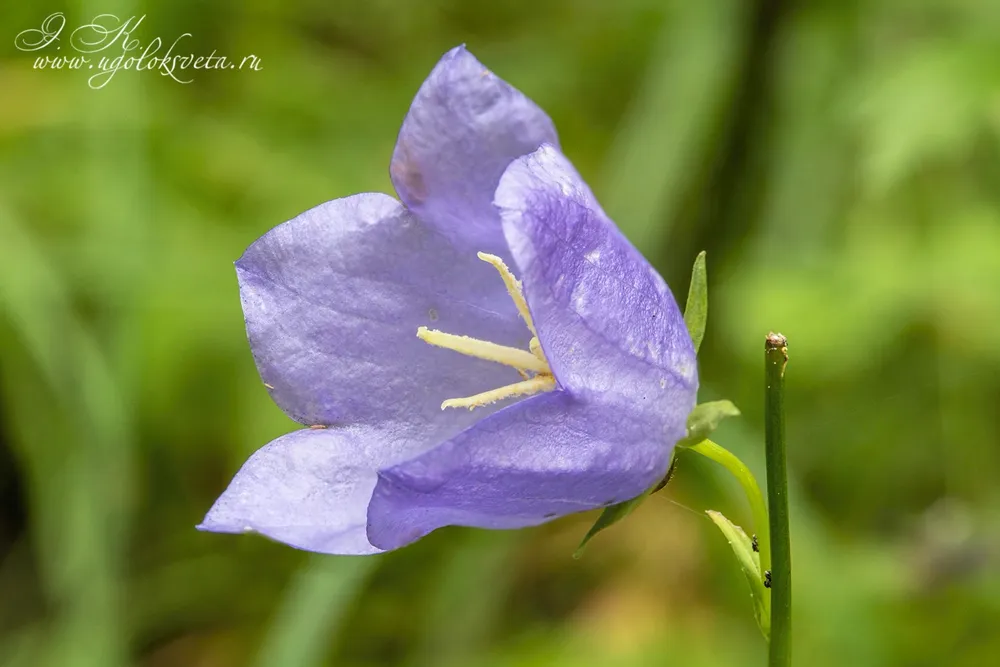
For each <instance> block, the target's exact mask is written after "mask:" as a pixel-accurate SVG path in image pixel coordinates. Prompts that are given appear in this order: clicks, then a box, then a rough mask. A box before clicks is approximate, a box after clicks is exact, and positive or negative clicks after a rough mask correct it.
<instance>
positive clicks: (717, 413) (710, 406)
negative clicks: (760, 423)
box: [677, 400, 740, 447]
mask: <svg viewBox="0 0 1000 667" xmlns="http://www.w3.org/2000/svg"><path fill="white" fill-rule="evenodd" d="M739 415H740V409H739V408H737V407H736V406H735V405H734V404H733V402H732V401H726V400H722V401H710V402H708V403H701V404H699V405H696V406H695V407H694V410H692V411H691V414H689V415H688V418H687V435H686V436H684V437H683V438H682V439H681V441H680V442H678V443H677V446H678V447H690V446H692V445H697V444H698V443H699V442H701V441H702V440H706V439H707V438H708V436H710V435H712V432H713V431H714V430H715V429H717V428H718V427H719V424H720V423H721V422H722V420H723V419H726V418H727V417H738V416H739Z"/></svg>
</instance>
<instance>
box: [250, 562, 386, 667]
mask: <svg viewBox="0 0 1000 667" xmlns="http://www.w3.org/2000/svg"><path fill="white" fill-rule="evenodd" d="M378 561H379V559H378V558H375V557H366V558H357V557H355V558H333V557H330V556H313V557H312V558H311V559H309V561H308V562H307V563H306V565H305V566H304V567H303V569H302V570H301V571H299V573H298V574H297V575H295V577H294V578H293V579H292V581H291V584H290V586H289V589H288V592H287V594H286V595H285V600H284V602H283V603H282V605H281V606H280V607H279V608H278V611H277V614H276V616H275V618H274V621H273V622H272V625H271V628H270V630H269V631H268V634H267V636H266V637H265V638H264V643H263V645H262V647H261V650H260V653H259V654H258V655H257V660H256V662H255V663H254V664H256V665H257V666H258V667H283V666H284V665H301V666H302V667H311V666H312V665H322V664H325V663H326V662H327V656H326V651H327V650H328V649H329V646H330V637H332V636H336V634H337V630H338V628H339V627H340V624H341V623H342V622H343V620H344V617H345V615H346V611H347V609H348V608H349V607H350V605H351V603H352V602H354V600H355V598H356V597H357V596H358V594H359V593H360V592H361V590H362V589H363V587H364V584H365V582H366V581H367V580H368V576H369V575H370V574H371V573H372V572H373V571H374V570H375V566H376V564H377V563H378Z"/></svg>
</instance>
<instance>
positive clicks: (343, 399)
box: [236, 194, 530, 448]
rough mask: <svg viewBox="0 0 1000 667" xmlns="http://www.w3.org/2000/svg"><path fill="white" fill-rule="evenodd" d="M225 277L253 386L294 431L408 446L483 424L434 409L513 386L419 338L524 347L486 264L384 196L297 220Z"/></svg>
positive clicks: (483, 364) (349, 201)
mask: <svg viewBox="0 0 1000 667" xmlns="http://www.w3.org/2000/svg"><path fill="white" fill-rule="evenodd" d="M236 271H237V275H238V277H239V283H240V296H241V299H242V301H243V312H244V315H245V318H246V326H247V334H248V337H249V339H250V346H251V348H252V350H253V354H254V359H255V360H256V362H257V368H258V369H259V371H260V374H261V378H262V379H263V381H264V383H265V384H266V385H268V386H269V390H270V392H271V396H272V397H273V398H274V400H275V402H277V403H278V405H279V406H281V408H282V409H284V410H285V412H286V413H288V415H289V416H291V417H292V418H293V419H295V420H296V421H298V422H300V423H303V424H309V425H312V424H334V423H363V424H368V425H371V426H378V425H383V426H385V427H386V428H388V427H389V426H391V427H392V429H393V431H394V433H395V434H396V435H397V437H398V438H401V439H406V438H410V439H416V440H417V442H415V444H414V447H418V448H419V447H423V446H426V443H431V444H434V443H437V442H440V441H441V440H444V439H446V438H448V437H450V436H451V435H453V434H455V433H457V432H458V431H460V430H461V429H463V428H465V427H466V426H468V425H469V424H471V423H473V422H474V421H475V420H476V419H478V418H480V417H481V416H482V414H480V413H477V414H475V415H473V414H470V413H469V412H468V411H462V410H448V411H442V410H441V407H440V406H441V402H442V401H444V400H446V399H448V398H454V397H458V396H470V395H473V394H476V393H479V392H482V391H486V390H488V389H493V388H495V387H498V386H502V385H505V384H510V383H511V382H516V381H517V380H518V379H519V378H518V375H517V373H516V371H514V370H513V369H511V368H507V367H504V366H500V365H498V364H494V363H490V362H488V361H480V360H476V359H471V358H469V357H464V356H462V355H459V354H456V353H454V352H451V351H449V350H442V349H438V348H434V347H431V346H430V345H427V344H426V343H424V342H422V341H421V340H420V339H418V338H417V335H416V334H417V328H418V327H420V326H428V327H432V328H438V329H442V330H444V331H448V332H450V333H455V334H464V335H469V336H475V337H479V338H487V339H489V340H491V341H494V342H497V343H500V344H505V345H514V346H518V347H524V348H526V347H527V344H528V339H529V337H530V333H529V332H528V330H527V328H526V327H525V326H524V324H523V323H522V322H521V321H519V319H518V315H517V312H516V310H515V308H514V306H513V304H512V303H511V301H510V298H509V297H508V296H507V293H506V290H505V289H504V285H503V282H502V281H501V280H499V279H498V278H497V276H496V272H495V271H494V270H493V269H492V268H491V267H489V266H488V265H486V264H485V263H483V262H482V261H480V260H479V259H478V258H477V257H476V256H475V254H474V253H472V254H470V253H461V252H458V251H456V250H455V249H454V248H453V247H452V245H451V243H450V242H449V241H448V240H447V239H446V238H445V237H443V236H442V235H440V234H438V233H437V232H435V231H433V230H430V229H428V228H427V227H426V226H425V225H423V224H422V223H421V222H420V221H419V220H418V219H417V218H416V217H414V216H413V215H412V214H410V213H409V212H408V211H407V210H406V209H405V208H404V207H403V206H402V205H401V204H400V203H399V202H398V201H396V200H395V199H393V198H391V197H389V196H387V195H381V194H363V195H355V196H353V197H347V198H344V199H338V200H335V201H332V202H328V203H326V204H322V205H320V206H317V207H316V208H314V209H312V210H310V211H307V212H305V213H303V214H302V215H300V216H299V217H297V218H295V219H294V220H292V221H290V222H287V223H285V224H283V225H280V226H278V227H276V228H275V229H273V230H271V231H270V232H268V233H267V234H265V235H264V236H263V237H261V238H260V239H259V240H257V241H256V242H255V243H254V244H253V245H252V246H250V248H249V249H248V250H247V251H246V253H245V254H244V255H243V257H242V258H240V260H239V261H238V262H237V263H236Z"/></svg>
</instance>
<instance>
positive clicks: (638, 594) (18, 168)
mask: <svg viewBox="0 0 1000 667" xmlns="http://www.w3.org/2000/svg"><path fill="white" fill-rule="evenodd" d="M8 4H9V6H5V7H4V8H3V9H2V10H0V18H2V20H0V25H3V27H4V34H7V35H8V37H9V39H8V40H7V41H6V42H4V41H2V40H0V56H2V57H3V59H2V60H0V86H2V88H3V90H4V91H5V95H4V99H5V102H4V104H3V105H0V380H2V381H0V391H2V394H0V497H2V499H3V504H2V512H0V664H3V665H8V664H10V665H30V666H34V665H52V666H53V667H62V666H64V665H74V666H75V665H81V666H90V665H93V666H94V667H114V666H115V665H125V664H146V665H156V666H159V665H185V666H201V665H206V666H207V665H223V666H225V665H252V664H256V665H286V664H287V665H292V664H295V665H319V664H337V665H359V666H361V665H372V664H400V665H414V666H423V665H435V666H438V665H445V666H447V665H497V666H504V667H506V666H510V667H524V666H531V665H546V667H549V666H552V665H556V666H558V665H563V664H565V665H572V666H573V667H583V666H586V665H595V666H596V665H600V666H601V667H603V666H605V665H623V666H626V665H647V664H675V663H676V664H682V663H683V664H685V665H705V666H713V665H759V664H763V659H764V652H763V647H762V646H761V642H760V639H759V637H758V636H757V634H756V628H755V626H754V621H753V619H752V614H751V610H750V602H749V599H748V595H747V591H746V589H745V582H743V581H742V580H741V575H740V573H739V570H738V568H737V566H736V565H735V563H733V562H732V560H731V555H730V554H729V553H727V551H728V547H727V546H726V545H725V543H724V541H723V540H721V538H719V537H718V535H717V534H716V532H715V531H714V529H713V527H712V526H711V525H710V523H709V522H708V520H707V519H706V518H705V517H704V515H703V510H704V509H707V508H713V509H720V510H722V511H724V512H725V513H726V515H727V516H730V517H733V518H734V520H737V521H738V522H740V523H743V524H744V525H746V524H747V522H748V521H749V518H748V514H749V513H748V512H747V510H746V508H745V507H744V506H743V505H742V504H741V503H740V502H739V501H738V493H737V492H736V490H735V488H734V486H733V484H732V482H731V480H728V479H726V478H725V477H724V476H723V475H722V474H721V473H720V472H719V471H717V470H715V469H714V468H712V467H711V466H710V465H706V464H705V463H703V462H699V461H686V462H685V464H684V465H683V467H682V469H681V471H680V473H679V475H678V477H677V479H676V481H675V482H674V483H672V490H668V492H667V494H666V495H662V494H660V495H657V496H654V497H653V499H652V500H651V501H650V502H649V503H647V504H646V505H644V506H643V507H642V508H640V509H639V510H638V511H637V512H636V513H634V514H633V515H632V516H631V517H630V518H629V519H628V520H627V521H626V522H623V523H622V524H621V525H618V526H616V527H615V528H613V529H612V530H609V531H607V533H606V534H602V535H601V536H599V537H598V538H597V539H596V540H595V541H594V543H593V544H592V545H591V546H590V548H589V550H588V552H587V555H586V557H585V558H584V559H583V560H582V561H573V560H572V559H571V558H570V554H571V553H572V551H573V549H574V548H575V546H576V543H577V542H578V540H579V538H580V536H581V535H582V534H583V532H584V531H585V530H586V527H587V524H588V521H589V520H590V519H591V518H592V517H581V518H579V519H568V520H564V521H561V522H559V523H557V524H554V525H550V526H546V527H542V528H539V529H534V530H529V531H523V532H520V533H486V532H477V531H470V530H461V529H447V530H443V531H439V532H438V533H436V534H434V535H432V536H431V537H429V538H427V539H425V540H423V541H422V542H420V543H419V544H417V545H415V546H413V547H411V548H408V549H406V550H404V551H402V552H399V553H393V554H388V555H386V556H382V557H379V558H378V559H370V560H363V559H361V560H358V559H334V558H322V557H310V556H307V555H305V554H301V553H298V552H295V551H293V550H291V549H288V548H285V547H282V546H280V545H274V544H270V543H268V542H265V541H264V540H262V539H260V538H256V537H241V536H224V535H210V534H203V533H198V532H196V531H195V530H194V529H193V526H194V525H195V524H196V523H198V521H199V520H200V519H201V518H202V516H203V514H204V512H205V511H206V510H207V508H208V507H209V506H210V504H211V502H212V500H213V499H214V497H215V496H216V495H217V494H218V493H219V492H220V491H221V490H222V489H223V488H224V486H225V484H226V482H227V481H228V479H229V477H230V476H231V475H232V474H233V473H234V472H235V470H236V469H237V468H238V466H239V464H240V463H241V462H242V461H243V460H244V459H245V457H246V456H247V455H248V454H249V453H251V452H252V451H253V450H254V449H255V448H257V447H259V446H260V445H262V444H264V443H265V442H267V441H268V440H269V439H270V438H272V437H274V436H276V435H278V434H281V433H283V432H285V431H287V430H290V429H291V428H293V424H291V422H289V420H287V419H286V418H285V417H284V416H283V415H281V413H280V411H279V410H278V409H277V408H276V407H274V406H273V405H272V404H271V403H270V402H269V400H268V398H267V395H266V392H265V391H264V390H263V388H262V387H261V386H260V381H259V378H258V377H257V374H256V371H255V369H254V367H253V363H252V359H251V357H250V354H249V351H248V349H247V346H246V342H245V336H244V332H243V324H242V318H241V313H240V307H239V301H238V298H237V293H236V281H235V276H234V275H233V270H232V264H231V262H232V261H233V260H234V259H235V258H236V257H238V256H239V254H240V253H241V252H242V251H243V249H244V248H245V247H246V246H247V245H248V244H249V243H250V242H251V241H253V240H254V239H255V238H256V237H257V236H259V235H260V234H261V233H263V232H264V231H266V230H267V229H268V228H270V227H272V226H273V225H275V224H276V223H278V222H280V221H283V220H285V219H288V218H289V217H291V216H293V215H295V214H297V213H299V212H300V211H302V210H304V209H305V208H307V207H310V206H312V205H314V204H316V203H319V202H321V201H324V200H327V199H331V198H334V197H337V196H341V195H345V194H349V193H352V192H357V191H365V190H383V191H388V190H390V184H389V181H388V177H387V164H388V158H389V155H390V153H391V150H392V145H393V142H394V140H395V135H396V132H397V130H398V126H399V123H400V121H401V119H402V117H403V114H404V113H405V111H406V108H407V105H408V103H409V101H410V99H411V97H412V95H413V93H414V91H415V90H416V88H417V86H418V85H419V84H420V82H421V80H422V78H423V76H425V75H426V73H427V72H428V71H429V69H430V67H431V66H432V65H433V63H434V62H435V61H436V59H437V58H438V57H439V56H440V55H441V53H443V52H444V51H445V50H447V49H448V48H450V47H451V46H453V45H455V44H457V43H460V42H466V43H467V44H468V45H469V47H470V49H471V50H472V51H473V52H474V53H476V54H477V55H478V56H479V57H480V58H481V59H482V60H483V61H484V62H486V63H487V64H488V65H489V66H490V67H491V68H492V69H494V70H495V71H496V72H497V73H499V74H500V75H501V76H504V77H505V78H507V79H508V80H510V81H511V82H513V83H514V84H515V85H517V86H518V87H520V88H521V89H522V90H524V91H525V92H527V93H528V94H529V95H531V96H532V97H533V98H534V99H535V100H536V101H538V102H539V103H540V104H541V105H542V106H543V107H544V108H546V109H547V110H549V112H550V113H551V115H552V116H553V118H554V120H555V121H556V124H557V126H558V127H559V129H560V134H561V139H562V143H563V146H564V148H565V150H566V151H567V153H568V154H569V156H570V157H571V158H572V159H573V160H574V161H575V162H576V164H577V165H578V166H579V168H580V170H581V171H582V172H583V174H584V175H585V176H586V177H587V178H588V180H589V181H590V183H591V184H592V186H593V187H594V189H595V192H596V193H597V195H598V197H599V198H600V199H601V200H602V202H603V203H604V204H605V208H606V209H607V210H608V211H609V213H611V214H612V215H613V216H614V217H615V218H616V219H617V220H618V222H619V224H620V226H621V227H622V229H623V230H624V231H625V232H626V233H627V234H628V235H629V236H630V237H631V238H632V239H633V240H634V241H635V243H636V244H637V245H639V247H640V248H641V249H642V250H643V251H644V252H645V253H646V254H647V256H648V257H649V258H650V259H651V261H653V262H654V263H655V264H656V265H657V267H658V268H659V269H660V270H661V271H662V272H663V274H664V275H665V276H666V277H668V279H670V281H671V283H672V286H673V288H674V291H675V293H677V294H684V293H685V291H686V283H685V282H684V281H685V280H686V277H687V272H688V270H689V268H690V263H691V261H692V260H693V258H694V255H695V253H696V252H697V251H698V250H701V249H703V248H704V249H707V250H708V253H709V255H708V256H709V266H710V271H709V273H710V286H709V287H710V291H711V294H712V297H711V304H712V307H711V310H710V313H709V329H708V336H707V338H706V340H705V344H704V346H703V348H702V352H701V356H700V358H701V360H702V368H701V375H702V384H703V390H702V394H703V399H704V400H710V399H713V398H720V397H727V398H731V399H733V400H734V401H735V402H736V403H737V404H738V405H739V406H740V407H741V408H742V409H743V412H744V415H745V417H744V418H743V419H741V420H738V421H737V422H736V423H732V424H726V425H724V426H723V428H722V430H721V431H720V433H719V434H718V435H719V440H720V441H722V442H724V443H726V444H727V445H729V446H731V447H732V448H733V449H734V450H735V451H737V452H738V453H739V454H740V455H741V456H742V457H744V459H745V460H747V461H748V462H749V463H750V464H751V465H752V466H753V467H755V469H756V470H755V471H756V472H757V473H758V476H760V477H762V475H761V474H760V473H761V470H760V446H761V445H760V443H761V439H760V435H761V434H760V425H761V419H760V416H761V415H760V407H761V406H760V404H761V396H760V384H761V379H760V373H761V355H760V350H761V341H762V337H763V334H764V333H766V331H767V330H768V329H770V328H778V329H780V330H781V331H782V332H783V333H785V334H786V335H788V336H789V339H790V341H791V354H792V364H791V366H790V367H789V375H788V394H789V396H788V408H789V417H788V437H789V443H790V450H791V467H792V474H793V494H792V501H793V515H794V517H795V525H794V526H793V557H794V568H795V573H796V574H795V576H796V591H795V598H794V599H795V605H796V607H795V613H796V622H795V632H796V636H795V647H796V648H795V652H796V655H797V656H798V659H799V660H800V661H802V662H803V664H810V665H817V666H819V667H822V666H824V665H831V666H832V665H843V664H851V665H886V664H907V665H936V664H949V665H970V666H973V665H975V666H979V665H985V664H993V663H994V662H996V661H997V659H998V658H1000V636H998V635H997V634H996V632H995V628H996V627H997V625H998V624H1000V602H998V601H1000V577H998V576H997V574H996V573H997V572H998V571H1000V568H997V559H998V555H1000V532H998V530H997V526H998V525H1000V523H998V521H997V519H998V517H1000V497H998V494H997V492H996V488H997V485H996V483H995V478H996V475H997V473H998V472H1000V449H998V444H997V443H998V442H1000V422H998V420H997V417H996V411H995V406H996V404H997V400H998V399H1000V382H998V380H997V378H998V377H1000V374H998V373H997V370H998V367H1000V337H998V336H997V332H998V331H1000V296H998V292H997V290H996V285H1000V195H998V192H1000V187H998V184H1000V162H998V157H1000V151H998V134H1000V111H998V109H1000V106H998V105H1000V57H998V55H1000V53H998V51H997V47H996V44H997V42H996V35H997V34H998V30H1000V11H998V10H997V8H996V3H993V2H990V1H989V0H961V1H959V2H955V1H953V0H920V1H919V2H911V1H910V0H871V1H869V2H856V3H839V2H832V1H831V2H814V3H790V2H789V3H772V2H767V1H765V0H758V1H757V2H736V1H729V0H727V1H724V2H714V3H690V2H682V1H681V0H671V1H668V2H663V1H662V0H656V1H654V0H626V1H624V2H619V3H605V2H600V1H598V0H583V1H576V0H554V1H546V2H537V1H534V2H528V1H527V0H511V1H507V2H496V3H491V4H482V3H467V2H460V1H458V0H428V1H426V2H391V1H389V0H380V1H377V2H370V1H362V0H355V1H351V2H338V3H331V4H327V3H318V2H303V1H293V2H286V3H281V4H275V3H269V2H264V1H263V0H252V1H250V2H246V3H240V4H233V3H211V4H207V3H173V4H163V3H151V2H147V3H133V4H125V3H109V4H107V5H105V4H99V5H98V4H95V3H92V2H88V3H82V4H72V5H63V4H61V3H55V4H52V5H44V6H42V5H32V4H30V3H28V4H25V3H20V4H18V3H13V4H11V3H8ZM56 11H63V12H65V13H66V15H67V19H68V22H69V24H70V25H79V24H81V23H83V22H84V21H85V20H88V19H89V18H91V17H92V16H93V15H95V14H97V13H100V12H117V13H119V14H120V15H126V14H135V15H137V16H138V15H142V14H146V19H145V22H144V23H143V26H142V28H141V30H140V31H139V32H140V33H141V37H142V38H143V39H144V40H149V39H152V38H153V37H156V36H159V37H161V38H162V39H164V40H168V39H172V38H173V37H175V36H177V35H179V34H181V33H183V32H191V33H192V37H191V38H190V40H189V41H187V42H185V44H186V46H187V48H189V49H191V50H192V51H194V52H196V53H209V52H211V51H212V50H213V49H214V50H217V51H218V52H219V53H226V54H245V53H255V54H257V55H258V56H260V57H261V58H262V61H263V66H264V67H263V69H262V70H261V71H260V72H210V71H206V72H196V73H195V76H194V81H193V82H192V83H190V84H186V85H182V84H178V83H176V82H174V81H172V80H169V79H167V78H164V77H160V76H157V75H156V74H153V73H136V72H120V73H119V74H118V75H117V76H116V78H115V79H114V80H113V81H112V82H111V83H110V84H109V85H108V86H107V87H106V88H105V89H103V90H101V91H94V90H91V89H89V88H88V87H87V86H86V81H85V79H86V76H85V74H83V73H81V72H70V71H35V70H32V68H31V62H32V59H31V58H30V57H28V56H27V55H25V54H23V53H21V52H18V51H17V50H16V49H14V47H13V37H14V35H16V34H17V33H18V32H20V31H21V30H24V29H26V28H29V27H35V26H37V25H39V24H40V22H41V20H42V19H43V18H44V16H46V15H47V14H49V13H52V12H56ZM776 291H777V292H779V293H780V294H781V296H782V298H780V299H775V298H774V293H775V292H776Z"/></svg>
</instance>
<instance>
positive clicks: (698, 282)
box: [684, 250, 708, 353]
mask: <svg viewBox="0 0 1000 667" xmlns="http://www.w3.org/2000/svg"><path fill="white" fill-rule="evenodd" d="M707 322H708V269H707V267H706V264H705V251H704V250H702V251H701V252H699V253H698V256H697V257H695V259H694V266H693V267H692V268H691V284H690V286H689V287H688V298H687V301H686V302H685V303H684V323H685V324H686V325H687V329H688V333H689V334H691V340H692V341H693V342H694V351H695V353H697V352H698V349H699V348H701V341H702V339H703V338H705V324H706V323H707Z"/></svg>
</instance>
